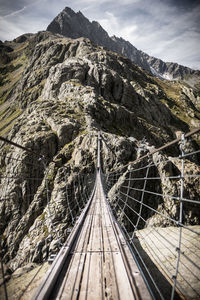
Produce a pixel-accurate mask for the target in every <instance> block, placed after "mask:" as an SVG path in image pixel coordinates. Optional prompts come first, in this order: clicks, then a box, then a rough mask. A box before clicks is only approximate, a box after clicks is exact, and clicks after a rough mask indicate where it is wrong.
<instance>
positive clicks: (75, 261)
mask: <svg viewBox="0 0 200 300" xmlns="http://www.w3.org/2000/svg"><path fill="white" fill-rule="evenodd" d="M84 262H85V254H84V253H75V254H74V255H73V257H72V259H71V262H70V266H69V268H68V270H67V272H66V275H65V278H64V280H63V282H62V285H61V286H60V288H59V293H58V294H57V296H56V298H57V299H60V300H71V299H76V297H77V294H78V293H79V289H78V288H77V287H79V286H80V280H81V276H82V272H83V268H84Z"/></svg>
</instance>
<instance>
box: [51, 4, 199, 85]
mask: <svg viewBox="0 0 200 300" xmlns="http://www.w3.org/2000/svg"><path fill="white" fill-rule="evenodd" d="M47 30H48V31H50V32H53V33H59V34H62V35H64V36H66V37H70V38H79V37H86V38H89V39H90V40H91V41H93V42H94V43H95V44H96V45H100V46H103V47H106V48H107V49H109V50H111V51H114V52H117V53H119V54H120V55H123V56H126V57H128V58H129V59H130V60H131V61H132V62H134V63H135V64H137V65H138V66H140V67H142V68H143V69H145V70H147V71H149V72H150V73H152V74H153V75H155V76H157V77H160V78H162V79H167V80H183V81H184V82H186V83H187V84H189V85H190V86H192V87H197V88H199V85H200V71H195V70H192V69H190V68H187V67H184V66H181V65H178V64H177V63H172V62H167V63H166V62H163V61H162V60H160V59H158V58H155V57H151V56H149V55H148V54H146V53H144V52H142V51H140V50H138V49H137V48H135V47H134V46H133V45H132V44H131V43H129V42H128V41H125V40H124V39H123V38H118V37H116V36H113V37H109V35H108V33H107V32H106V31H105V30H104V29H103V28H102V27H101V25H100V24H99V23H98V22H95V21H93V22H90V21H89V20H88V19H87V18H86V17H85V16H84V15H83V14H82V13H81V12H78V13H75V12H74V11H73V10H72V9H70V8H68V7H66V8H65V9H64V10H63V11H62V12H61V13H60V14H59V15H58V16H57V17H56V18H55V19H54V20H53V21H52V22H51V23H50V24H49V26H48V27H47Z"/></svg>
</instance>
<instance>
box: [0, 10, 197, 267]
mask: <svg viewBox="0 0 200 300" xmlns="http://www.w3.org/2000/svg"><path fill="white" fill-rule="evenodd" d="M72 14H73V13H72ZM79 15H80V18H83V16H82V15H81V14H79ZM83 22H84V18H83ZM63 26H68V25H66V24H65V25H63ZM95 26H97V27H98V24H96V25H95ZM89 30H90V29H88V32H89ZM103 34H104V33H103ZM72 37H73V39H72V38H66V37H63V36H61V35H59V34H53V33H50V32H39V33H38V34H35V35H25V36H22V37H20V38H18V39H16V40H14V41H12V42H6V43H4V44H3V45H1V46H2V49H3V51H2V58H1V71H2V75H1V81H0V82H1V86H0V88H1V90H0V93H1V96H2V100H1V104H0V105H1V106H0V108H1V115H0V131H1V135H4V136H7V137H8V138H9V139H11V140H12V141H14V142H17V143H19V144H21V145H23V146H26V147H28V148H30V149H32V150H33V151H35V152H37V153H39V154H40V155H43V156H44V158H45V161H44V162H45V163H44V164H42V163H41V161H40V160H38V157H37V156H34V155H33V156H32V155H31V154H30V153H27V152H25V151H23V150H22V149H18V148H16V147H14V146H8V145H6V144H5V143H1V145H0V147H1V161H0V174H1V201H0V218H1V224H0V234H1V247H2V248H3V249H4V260H5V262H6V263H7V264H8V266H9V268H10V269H11V270H15V269H16V268H18V267H19V266H21V265H23V264H26V263H27V262H29V261H33V262H41V261H42V260H45V259H46V258H47V257H48V255H49V254H50V253H53V252H55V251H56V249H58V248H59V245H60V243H62V241H63V240H64V239H65V238H66V236H67V234H68V231H67V230H68V228H69V226H71V225H70V224H72V215H71V213H70V209H69V205H68V202H67V200H66V194H65V193H66V188H67V189H68V190H69V191H72V190H73V191H74V193H72V192H70V193H71V194H70V195H71V196H70V201H71V204H72V207H74V205H75V204H76V203H79V204H80V206H81V205H82V203H83V202H84V199H82V198H80V197H78V195H80V193H78V191H79V188H80V189H83V188H84V186H85V185H80V186H79V183H80V178H82V179H81V180H83V181H84V180H87V181H88V180H89V182H90V183H91V182H92V178H89V179H87V178H86V174H93V172H94V170H95V161H96V135H97V131H98V130H99V129H101V130H102V132H103V134H104V135H105V137H106V141H107V144H108V145H109V149H110V150H111V151H110V150H108V148H107V147H106V146H105V144H103V150H102V157H103V161H104V171H105V172H106V171H110V170H113V169H114V168H115V167H119V166H123V165H124V164H126V163H128V162H129V161H132V160H134V159H135V158H136V157H137V156H138V155H140V145H141V144H142V143H145V147H146V148H145V151H147V150H148V147H149V146H150V147H153V146H156V147H158V146H159V145H162V144H163V143H165V142H167V141H170V140H172V139H173V138H175V137H176V132H177V131H180V130H181V131H185V132H187V131H188V130H189V128H192V127H195V126H196V124H197V123H198V122H199V118H200V116H199V94H198V93H197V92H196V91H194V90H193V89H192V88H188V87H187V86H186V85H184V84H180V83H172V84H171V83H169V82H167V83H166V82H164V81H160V80H159V79H156V78H155V77H153V76H151V75H150V74H149V73H148V72H146V71H144V70H142V69H141V68H140V67H138V66H136V65H135V64H133V63H132V62H131V61H130V60H129V59H128V58H125V57H123V56H120V55H118V54H116V53H113V52H111V51H107V50H105V49H104V48H103V47H100V46H96V45H95V44H93V43H92V42H91V41H90V40H89V39H86V38H77V39H75V37H76V36H74V35H73V32H72ZM144 138H145V142H144ZM191 147H192V149H197V148H198V146H197V143H196V142H192V144H191ZM173 155H178V153H176V150H174V153H173ZM172 164H173V161H172ZM194 164H197V162H194ZM157 172H159V173H161V172H162V170H160V169H159V168H158V170H157ZM47 182H48V189H47V186H46V184H47ZM74 184H75V186H74ZM166 184H167V183H166ZM168 188H170V187H168ZM193 189H194V193H195V191H196V189H197V187H196V186H194V188H193ZM87 192H88V193H89V190H88V191H83V193H82V194H83V195H84V194H85V193H87ZM169 205H170V204H169ZM169 205H168V204H166V206H165V208H163V209H166V212H167V211H168V210H169V209H170V208H169V207H168V206H169ZM78 206H79V205H78ZM77 213H78V207H76V209H75V211H74V216H76V214H77ZM50 215H51V217H50ZM188 215H189V212H188ZM149 222H150V223H151V225H152V224H156V222H158V220H153V218H151V219H150V220H149ZM188 222H189V221H188ZM196 223H197V221H196Z"/></svg>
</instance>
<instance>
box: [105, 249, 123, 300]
mask: <svg viewBox="0 0 200 300" xmlns="http://www.w3.org/2000/svg"><path fill="white" fill-rule="evenodd" d="M102 283H103V294H104V297H105V298H106V299H113V300H118V299H120V296H119V290H118V287H117V280H116V274H115V269H114V265H113V257H112V253H111V252H105V253H104V261H103V282H102Z"/></svg>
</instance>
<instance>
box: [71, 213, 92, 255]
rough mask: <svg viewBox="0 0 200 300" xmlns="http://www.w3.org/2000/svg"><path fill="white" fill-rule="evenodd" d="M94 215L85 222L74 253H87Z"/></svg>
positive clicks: (88, 216)
mask: <svg viewBox="0 0 200 300" xmlns="http://www.w3.org/2000/svg"><path fill="white" fill-rule="evenodd" d="M92 219H93V216H92V215H87V217H86V219H85V222H84V224H83V228H82V231H81V234H80V236H79V239H78V242H77V244H76V246H75V248H74V250H73V251H74V252H86V251H87V247H88V243H89V238H90V229H91V225H92Z"/></svg>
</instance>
